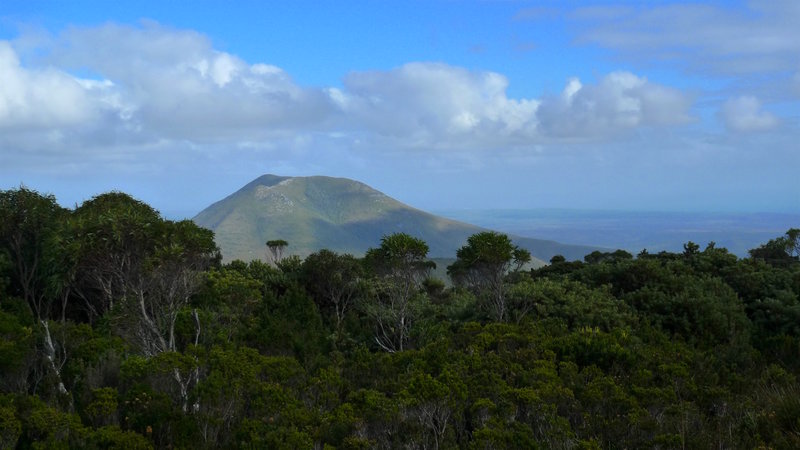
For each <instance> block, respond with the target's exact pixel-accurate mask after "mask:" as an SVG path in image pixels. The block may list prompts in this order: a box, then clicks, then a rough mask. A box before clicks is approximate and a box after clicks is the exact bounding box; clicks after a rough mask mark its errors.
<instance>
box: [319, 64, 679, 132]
mask: <svg viewBox="0 0 800 450" xmlns="http://www.w3.org/2000/svg"><path fill="white" fill-rule="evenodd" d="M344 85H345V91H344V92H342V91H334V92H332V95H333V97H334V98H336V99H337V102H338V103H339V105H340V107H341V108H342V109H343V110H344V111H346V112H347V114H349V115H351V116H352V117H355V118H357V120H358V122H359V123H360V124H362V125H363V126H365V127H367V128H368V129H370V130H374V131H376V132H378V133H380V134H381V135H384V136H393V137H397V138H402V139H407V140H408V141H409V142H411V143H414V144H415V145H418V146H437V145H438V146H455V147H459V148H460V147H463V146H465V145H466V146H486V145H490V144H495V145H516V144H533V143H537V142H541V141H549V140H553V139H565V138H566V139H586V138H596V137H607V136H613V135H616V134H618V133H620V132H623V131H626V130H630V129H632V128H635V127H639V126H664V125H675V124H680V123H683V122H685V121H686V120H687V119H688V113H687V111H688V107H689V104H690V101H689V99H688V98H687V97H686V96H684V95H683V94H681V93H680V92H678V91H677V90H674V89H670V88H667V87H664V86H661V85H658V84H655V83H651V82H649V81H648V80H647V79H645V78H641V77H637V76H636V75H634V74H631V73H628V72H615V73H612V74H610V75H608V76H606V77H604V78H603V79H601V80H600V81H599V82H598V83H597V84H589V85H583V84H582V83H581V82H580V80H578V79H572V80H570V81H569V82H568V84H567V86H566V87H565V89H564V92H563V93H562V95H561V96H558V97H552V98H551V97H546V98H543V99H537V98H522V99H513V98H509V97H508V96H507V94H506V90H507V88H508V80H507V79H506V78H505V77H504V76H502V75H500V74H498V73H494V72H480V71H468V70H466V69H464V68H460V67H453V66H449V65H446V64H441V63H412V64H406V65H404V66H402V67H400V68H397V69H394V70H390V71H381V72H360V73H353V74H350V75H349V76H348V77H346V78H345V83H344Z"/></svg>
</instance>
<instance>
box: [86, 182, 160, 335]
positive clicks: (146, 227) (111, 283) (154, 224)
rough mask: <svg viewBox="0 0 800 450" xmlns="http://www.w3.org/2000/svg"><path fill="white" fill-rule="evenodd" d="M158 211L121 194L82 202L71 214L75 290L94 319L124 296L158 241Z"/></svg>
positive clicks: (104, 195)
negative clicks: (74, 257) (74, 253)
mask: <svg viewBox="0 0 800 450" xmlns="http://www.w3.org/2000/svg"><path fill="white" fill-rule="evenodd" d="M161 222H162V219H161V217H160V216H159V214H158V211H156V210H154V209H153V208H151V207H150V206H149V205H147V204H145V203H143V202H141V201H139V200H136V199H134V198H133V197H131V196H129V195H127V194H123V193H121V192H109V193H105V194H101V195H98V196H96V197H94V198H92V199H91V200H88V201H86V202H84V203H83V204H82V205H81V206H80V207H78V208H77V209H76V210H75V212H74V213H73V233H74V235H75V241H76V243H77V244H76V253H77V256H78V259H79V263H78V264H79V268H78V274H77V277H76V280H75V285H74V293H75V294H76V295H77V296H78V297H79V298H81V299H82V300H83V303H84V307H85V309H86V314H87V316H88V319H89V322H90V323H91V322H93V321H94V320H95V319H97V318H98V317H101V316H102V315H103V314H105V313H106V312H107V311H110V310H111V309H113V308H114V306H115V304H117V303H118V302H120V301H122V300H123V299H124V298H126V297H127V296H128V289H129V288H130V282H131V280H133V279H135V278H136V277H138V276H139V275H140V272H141V271H142V270H143V267H144V264H145V261H146V260H147V258H148V257H149V256H150V255H151V254H152V253H153V252H154V249H155V247H156V245H157V241H158V239H159V236H158V231H159V227H158V225H159V224H160V223H161Z"/></svg>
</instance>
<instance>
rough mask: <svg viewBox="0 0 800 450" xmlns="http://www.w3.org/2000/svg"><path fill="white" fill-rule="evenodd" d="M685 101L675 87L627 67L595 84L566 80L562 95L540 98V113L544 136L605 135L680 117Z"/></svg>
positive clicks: (683, 118)
mask: <svg viewBox="0 0 800 450" xmlns="http://www.w3.org/2000/svg"><path fill="white" fill-rule="evenodd" d="M689 104H690V101H689V99H688V98H687V97H686V96H685V95H683V94H682V93H681V92H679V91H677V90H675V89H670V88H668V87H665V86H661V85H658V84H655V83H651V82H649V81H648V80H647V79H646V78H642V77H638V76H636V75H634V74H632V73H629V72H614V73H611V74H609V75H606V76H605V77H604V78H603V79H601V80H600V81H599V82H598V83H597V84H596V85H583V84H582V83H581V82H580V80H578V79H577V78H573V79H571V80H569V82H568V83H567V85H566V87H565V88H564V90H563V92H562V93H561V95H560V96H557V97H549V98H545V99H544V100H543V101H542V103H541V106H540V108H539V111H538V118H539V121H540V123H541V131H542V133H543V134H544V135H545V136H552V137H563V138H586V137H596V136H609V135H614V134H616V133H619V132H621V131H624V130H629V129H632V128H635V127H640V126H662V125H675V124H681V123H684V122H686V121H688V119H689V117H688V113H687V111H688V108H689Z"/></svg>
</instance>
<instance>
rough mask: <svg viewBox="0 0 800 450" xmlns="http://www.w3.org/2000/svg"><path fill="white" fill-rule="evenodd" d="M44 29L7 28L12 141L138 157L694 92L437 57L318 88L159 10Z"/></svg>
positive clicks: (572, 114) (472, 140) (394, 143)
mask: <svg viewBox="0 0 800 450" xmlns="http://www.w3.org/2000/svg"><path fill="white" fill-rule="evenodd" d="M39 42H40V43H39V46H38V47H32V48H28V47H25V48H24V49H23V50H20V49H16V50H15V48H13V47H12V46H11V45H10V44H9V43H4V42H0V127H4V128H5V129H6V132H5V133H2V135H0V145H3V146H5V147H6V148H27V149H40V150H41V149H45V148H46V149H47V152H41V153H40V154H41V155H47V154H51V153H52V152H59V151H60V152H62V153H63V156H68V155H69V154H73V155H77V154H85V152H87V151H94V152H96V153H97V154H107V155H108V157H111V155H113V154H114V153H115V152H119V154H124V155H126V158H128V157H130V158H135V156H132V155H134V154H135V152H136V149H137V148H141V149H143V151H145V152H146V151H147V149H153V148H158V149H163V148H167V147H168V146H169V143H170V142H173V143H182V144H188V145H189V147H194V148H204V147H203V146H206V147H205V148H214V146H219V145H230V146H231V147H233V148H239V149H242V151H248V150H247V149H249V148H273V149H276V148H281V147H282V146H283V147H285V148H300V147H303V146H298V143H299V142H313V144H314V145H321V146H326V145H327V146H330V147H341V146H342V145H347V144H346V143H350V145H351V146H352V148H360V149H366V148H369V149H371V150H372V151H387V152H391V151H394V150H399V149H403V148H422V149H449V150H455V151H461V150H465V151H472V150H495V149H508V148H510V147H525V148H530V147H532V146H533V145H535V144H539V143H542V142H549V141H553V140H581V139H584V140H585V139H596V138H606V137H609V136H614V135H617V134H619V133H620V132H624V131H628V130H631V129H635V128H637V127H641V126H648V127H649V126H662V125H673V124H676V123H682V122H683V121H685V120H686V117H687V109H688V104H689V101H688V100H687V99H686V98H685V97H684V96H683V95H682V94H681V93H679V92H677V91H675V90H673V89H670V88H667V87H664V86H661V85H658V84H654V83H651V82H649V81H648V80H646V79H645V78H641V77H638V76H636V75H633V74H631V73H628V72H617V73H612V74H610V75H608V76H606V77H604V78H602V79H601V80H600V81H599V82H598V83H596V84H591V83H590V84H583V83H581V82H580V81H579V80H577V79H575V80H571V81H569V83H568V84H567V87H566V88H565V91H564V94H563V95H562V96H560V97H553V98H550V97H547V98H543V99H539V98H535V97H531V98H510V97H509V96H508V94H507V89H508V85H509V80H508V79H507V78H506V77H505V76H503V75H501V74H499V73H496V72H490V71H475V70H468V69H465V68H462V67H456V66H451V65H447V64H444V63H429V62H415V63H409V64H405V65H403V66H401V67H398V68H395V69H392V70H385V71H370V72H354V73H351V74H349V75H347V76H345V78H344V79H343V87H342V88H324V87H320V88H307V87H302V86H299V85H297V84H296V83H295V82H294V81H293V80H292V78H291V77H290V76H289V74H287V73H286V72H285V71H284V70H283V69H281V68H279V67H276V66H274V65H270V64H266V63H262V62H259V63H255V64H250V63H247V62H245V61H244V60H242V59H241V58H238V57H237V56H235V55H233V54H230V53H226V52H221V51H219V50H216V49H214V48H213V46H212V45H211V43H210V41H209V40H208V39H207V38H206V37H205V36H203V35H201V34H199V33H196V32H193V31H186V30H173V29H169V28H165V27H162V26H160V25H158V24H153V23H147V24H144V25H142V26H139V27H132V26H125V25H116V24H107V25H103V26H100V27H92V28H72V29H69V30H67V31H66V32H64V33H62V34H61V35H59V36H57V37H56V38H54V39H53V40H51V41H39ZM20 52H22V53H23V55H20ZM20 61H23V62H20ZM76 73H80V74H82V75H84V77H83V78H79V77H77V76H75V75H74V74H76ZM85 74H89V75H90V76H91V77H90V78H89V77H87V76H85ZM32 127H34V128H35V127H38V129H39V130H44V131H45V132H42V133H32V132H30V129H31V128H32ZM313 135H318V137H315V138H313V139H312V138H311V136H313ZM325 136H336V137H331V138H326V137H325ZM298 139H299V140H298ZM309 139H311V140H309ZM239 144H243V145H239ZM304 146H305V145H304ZM48 152H49V153H48Z"/></svg>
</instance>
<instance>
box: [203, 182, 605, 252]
mask: <svg viewBox="0 0 800 450" xmlns="http://www.w3.org/2000/svg"><path fill="white" fill-rule="evenodd" d="M193 220H194V221H195V223H197V224H198V225H200V226H202V227H205V228H208V229H211V230H213V231H214V233H215V235H216V241H217V245H219V247H220V249H221V250H222V255H223V258H224V259H225V260H226V261H231V260H233V259H241V260H245V261H250V260H253V259H263V258H264V257H265V256H266V246H265V242H266V241H268V240H272V239H283V240H285V241H287V242H289V246H288V248H287V254H295V255H299V256H301V257H305V256H307V255H309V254H310V253H313V252H315V251H317V250H320V249H322V248H327V249H330V250H333V251H336V252H339V253H351V254H354V255H363V254H364V252H365V251H366V250H367V249H368V248H370V247H377V246H378V245H380V239H381V237H383V236H384V235H386V234H391V233H395V232H405V233H408V234H410V235H412V236H415V237H418V238H420V239H422V240H424V241H425V242H426V243H427V244H428V246H429V247H430V252H429V256H430V257H432V258H433V257H440V258H454V257H455V254H456V250H457V249H458V248H460V247H461V246H463V245H464V244H465V243H466V240H467V237H469V236H470V235H472V234H475V233H478V232H480V231H485V229H484V228H480V227H477V226H474V225H469V224H466V223H463V222H457V221H454V220H450V219H446V218H443V217H438V216H434V215H433V214H429V213H426V212H424V211H420V210H418V209H414V208H412V207H410V206H407V205H405V204H403V203H401V202H399V201H397V200H395V199H393V198H391V197H388V196H386V195H384V194H383V193H381V192H378V191H376V190H375V189H372V188H371V187H369V186H367V185H366V184H363V183H360V182H357V181H353V180H349V179H346V178H331V177H323V176H314V177H281V176H276V175H264V176H261V177H259V178H257V179H255V180H253V181H252V182H250V183H248V184H247V185H246V186H244V187H243V188H241V189H239V190H238V191H236V192H235V193H233V194H231V195H230V196H228V197H226V198H225V199H223V200H220V201H218V202H216V203H214V204H213V205H211V206H209V207H208V208H206V209H204V210H203V211H201V212H200V213H199V214H198V215H197V216H195V218H194V219H193ZM512 238H513V240H514V242H515V243H516V244H517V245H519V246H520V247H523V248H526V249H528V250H529V251H530V252H531V255H532V256H533V257H534V258H537V259H538V260H539V261H535V262H538V263H539V264H542V260H543V261H547V260H549V259H550V258H551V257H552V256H553V255H555V254H562V255H564V256H565V257H567V259H581V258H583V256H584V255H585V254H587V253H590V252H592V251H593V250H596V248H593V247H586V246H578V245H564V244H559V243H557V242H554V241H546V240H538V239H530V238H517V237H513V236H512Z"/></svg>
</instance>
